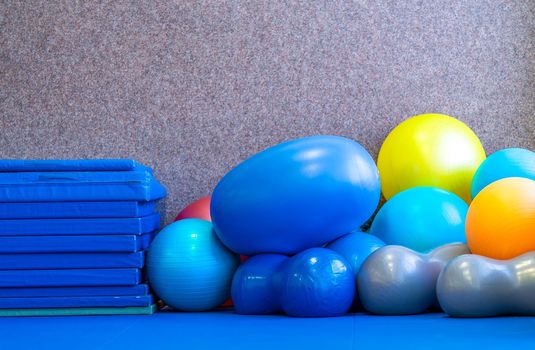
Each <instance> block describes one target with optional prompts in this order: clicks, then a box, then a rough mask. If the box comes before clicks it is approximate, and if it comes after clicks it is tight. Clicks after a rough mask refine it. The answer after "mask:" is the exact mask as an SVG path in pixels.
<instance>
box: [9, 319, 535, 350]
mask: <svg viewBox="0 0 535 350" xmlns="http://www.w3.org/2000/svg"><path fill="white" fill-rule="evenodd" d="M200 348H205V349H225V348H235V349H237V350H240V349H241V350H245V349H248V350H249V349H250V350H256V349H277V350H280V349H283V348H291V349H307V350H308V349H392V350H399V349H434V350H436V349H448V350H452V349H453V350H461V349H471V350H473V349H474V348H475V349H478V348H481V349H484V350H489V349H500V350H504V349H513V348H514V349H526V350H527V349H535V317H503V318H486V319H453V318H449V317H446V316H444V315H443V314H427V315H418V316H401V317H397V316H396V317H393V316H392V317H385V316H381V317H379V316H369V315H362V314H350V315H347V316H344V317H336V318H310V319H303V318H291V317H286V316H240V315H236V314H234V313H233V312H232V311H220V312H206V313H179V312H160V313H156V314H154V315H150V316H84V317H72V316H69V317H20V318H8V317H5V318H0V349H2V350H4V349H9V350H16V349H55V350H61V349H69V350H72V349H76V350H79V349H92V350H97V349H115V350H117V349H143V350H148V349H158V350H159V349H173V350H179V349H191V350H194V349H200Z"/></svg>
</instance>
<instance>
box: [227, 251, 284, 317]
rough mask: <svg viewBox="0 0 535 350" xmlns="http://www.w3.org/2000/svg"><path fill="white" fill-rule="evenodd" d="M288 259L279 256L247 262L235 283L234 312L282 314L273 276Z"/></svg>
mask: <svg viewBox="0 0 535 350" xmlns="http://www.w3.org/2000/svg"><path fill="white" fill-rule="evenodd" d="M287 259H288V257H287V256H285V255H280V254H261V255H255V256H253V257H250V258H249V259H247V260H246V261H245V262H244V263H243V264H242V265H240V267H238V269H237V270H236V273H235V274H234V278H233V279H232V290H231V295H232V302H233V303H234V310H235V311H236V312H237V313H239V314H243V315H266V314H274V313H278V312H280V311H281V309H280V305H279V302H278V299H277V295H276V292H275V288H274V284H273V281H272V276H273V274H274V273H275V271H276V270H277V269H278V268H279V267H280V265H281V264H282V263H283V262H284V261H286V260H287Z"/></svg>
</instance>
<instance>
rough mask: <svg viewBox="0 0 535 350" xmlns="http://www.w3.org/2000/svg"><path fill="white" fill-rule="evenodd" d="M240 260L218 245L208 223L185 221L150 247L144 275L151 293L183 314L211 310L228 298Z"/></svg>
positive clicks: (176, 225)
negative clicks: (183, 312)
mask: <svg viewBox="0 0 535 350" xmlns="http://www.w3.org/2000/svg"><path fill="white" fill-rule="evenodd" d="M239 262H240V259H239V257H238V255H236V254H234V253H232V252H231V251H230V250H228V249H227V248H226V247H225V246H224V245H223V244H222V243H221V241H219V239H218V238H217V236H216V235H215V234H214V232H213V230H212V224H211V223H210V222H209V221H205V220H200V219H184V220H180V221H177V222H174V223H172V224H170V225H169V226H167V227H165V228H164V229H163V230H162V231H161V232H160V233H159V234H158V235H157V236H156V238H154V241H153V242H152V244H151V245H150V247H149V251H148V255H147V275H148V279H149V283H150V285H151V286H152V289H153V290H154V292H155V293H156V294H157V295H158V296H159V297H160V298H161V299H162V300H163V301H164V302H165V303H166V304H167V305H169V306H170V307H172V308H174V309H177V310H183V311H204V310H210V309H213V308H215V307H217V306H219V305H221V304H223V302H225V300H227V299H228V298H229V296H230V286H231V281H232V276H233V274H234V271H235V270H236V268H237V267H238V264H239Z"/></svg>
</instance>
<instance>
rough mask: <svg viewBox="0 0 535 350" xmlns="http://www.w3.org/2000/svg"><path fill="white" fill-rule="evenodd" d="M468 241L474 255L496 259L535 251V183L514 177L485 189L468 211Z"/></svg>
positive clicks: (499, 181)
mask: <svg viewBox="0 0 535 350" xmlns="http://www.w3.org/2000/svg"><path fill="white" fill-rule="evenodd" d="M466 240H467V242H468V246H469V247H470V250H471V251H472V253H474V254H478V255H484V256H487V257H489V258H493V259H511V258H514V257H516V256H518V255H521V254H523V253H526V252H529V251H532V250H535V181H533V180H530V179H526V178H520V177H510V178H505V179H502V180H498V181H496V182H493V183H492V184H490V185H488V186H487V187H485V188H484V189H483V190H481V192H479V194H478V195H477V196H476V197H475V198H474V200H473V201H472V203H471V204H470V207H469V208H468V214H467V216H466Z"/></svg>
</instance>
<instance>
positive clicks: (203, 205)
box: [175, 196, 212, 222]
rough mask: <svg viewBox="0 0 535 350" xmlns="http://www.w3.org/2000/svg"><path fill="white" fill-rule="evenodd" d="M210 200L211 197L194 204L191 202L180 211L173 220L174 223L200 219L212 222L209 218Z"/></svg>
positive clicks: (203, 198)
mask: <svg viewBox="0 0 535 350" xmlns="http://www.w3.org/2000/svg"><path fill="white" fill-rule="evenodd" d="M210 198H211V196H206V197H202V198H200V199H198V200H196V201H195V202H192V203H191V204H189V205H188V206H187V207H185V208H184V209H182V211H181V212H180V213H178V215H177V216H176V218H175V221H178V220H182V219H202V220H206V221H210V222H211V221H212V218H211V217H210Z"/></svg>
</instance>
